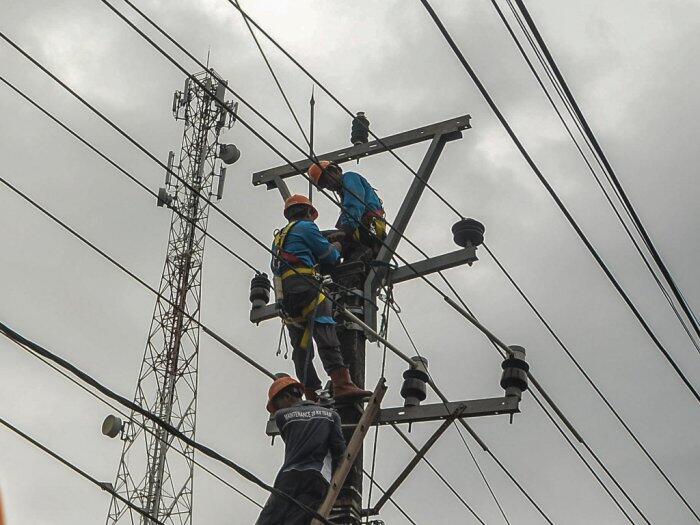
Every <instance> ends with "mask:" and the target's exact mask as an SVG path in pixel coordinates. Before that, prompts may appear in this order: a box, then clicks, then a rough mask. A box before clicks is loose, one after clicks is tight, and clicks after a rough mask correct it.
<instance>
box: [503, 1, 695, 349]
mask: <svg viewBox="0 0 700 525" xmlns="http://www.w3.org/2000/svg"><path fill="white" fill-rule="evenodd" d="M490 1H491V4H492V5H493V7H494V9H495V10H496V12H497V13H498V16H499V18H500V19H501V21H502V22H503V24H504V25H505V27H506V29H507V30H508V33H509V34H510V37H511V39H512V40H513V42H514V43H515V45H516V46H517V48H518V50H519V51H520V54H521V56H522V57H523V59H524V60H525V62H526V63H527V65H528V67H529V69H530V71H531V72H532V74H533V76H534V77H535V80H537V83H538V84H539V86H540V87H541V88H542V91H543V92H544V94H545V96H546V97H547V100H548V101H549V103H550V105H551V106H552V108H553V109H554V111H555V113H556V114H557V116H558V117H559V120H560V121H561V123H562V125H563V126H564V129H565V130H566V132H567V134H568V135H569V137H570V138H571V140H572V142H573V143H574V146H575V147H576V149H577V150H578V152H579V154H580V156H581V158H582V159H583V161H584V162H585V164H586V166H587V167H588V170H589V171H590V172H591V175H593V178H594V179H595V181H596V183H597V185H598V187H599V188H600V190H601V191H602V192H603V195H604V196H605V199H606V200H607V202H608V204H609V205H610V208H611V209H612V211H613V212H614V213H615V216H616V217H617V219H618V221H619V222H620V224H621V225H622V227H623V229H624V230H625V233H626V234H627V236H628V237H629V239H630V241H632V244H633V245H634V247H635V250H636V251H637V253H638V254H639V256H640V257H641V259H642V261H643V262H644V265H645V266H646V268H647V270H649V273H650V274H651V276H652V278H653V279H654V281H655V282H656V285H657V286H658V287H659V289H660V291H661V293H662V294H663V295H664V297H665V298H666V301H667V302H668V304H669V306H670V307H671V309H672V310H673V313H674V315H675V316H676V318H677V319H678V321H679V322H680V324H681V326H682V327H683V330H684V331H685V332H686V334H688V337H689V338H690V341H691V343H692V344H693V346H694V347H695V350H696V351H697V352H698V353H700V344H699V343H698V342H697V341H696V340H695V337H694V336H693V334H692V333H691V332H690V329H689V328H688V326H687V323H686V322H685V320H684V319H683V317H682V315H681V313H680V312H679V311H678V308H677V307H676V305H675V303H674V302H673V300H672V299H671V295H670V294H669V293H668V291H667V290H666V288H665V287H664V286H663V285H662V284H661V280H660V279H659V277H658V276H657V275H656V272H655V271H654V270H653V269H652V267H651V264H650V263H649V261H648V259H647V257H646V255H645V254H644V252H643V251H642V249H641V247H640V246H639V242H638V241H637V239H635V237H634V235H632V232H631V231H630V229H629V226H627V223H626V222H625V221H624V220H623V218H622V216H621V215H620V212H619V211H618V209H617V207H616V206H615V204H614V203H613V201H612V199H611V197H610V195H609V194H608V191H607V190H606V189H605V187H604V186H603V183H602V182H601V180H600V177H599V176H598V174H597V173H596V171H595V169H594V168H593V166H592V165H591V162H590V161H589V160H588V157H586V154H585V153H584V152H583V150H582V149H581V146H580V145H579V143H578V141H577V140H576V138H575V137H574V135H573V132H572V131H571V128H570V127H569V124H568V123H567V122H566V120H565V119H564V116H563V115H562V113H561V111H560V109H559V108H558V107H557V105H556V103H555V102H554V100H553V98H552V96H551V95H550V94H549V91H548V90H547V88H546V87H545V85H544V83H543V81H542V79H541V77H540V74H539V73H538V72H537V70H536V69H535V67H534V65H533V64H532V61H531V60H530V57H529V56H528V55H527V53H526V52H525V50H524V49H523V46H522V44H521V43H520V41H519V40H518V37H517V36H516V35H515V32H514V31H513V28H512V27H511V25H510V23H509V22H508V19H507V18H506V17H505V15H504V14H503V11H502V10H501V8H500V6H499V5H498V2H497V1H496V0H490ZM507 2H508V5H509V6H510V9H511V11H512V12H513V14H514V16H515V18H516V20H517V22H518V24H519V25H520V28H521V30H522V31H523V33H524V34H525V36H526V37H527V39H528V41H529V42H530V46H531V47H532V49H533V50H534V52H535V54H536V56H537V58H538V59H539V62H540V64H541V65H542V67H543V68H544V69H545V71H546V72H547V75H548V76H549V77H550V80H551V81H552V82H553V84H554V86H555V90H556V91H557V93H559V94H560V89H559V88H558V85H557V84H556V83H555V81H554V79H553V75H552V74H551V73H550V72H549V70H548V68H547V64H546V63H545V61H544V59H543V58H542V57H541V54H540V53H539V50H538V49H537V48H536V47H535V44H534V41H533V40H532V37H531V36H530V34H529V33H528V32H527V29H526V28H525V26H524V24H523V22H522V21H521V20H520V18H519V17H518V14H517V12H516V11H515V7H514V6H513V3H512V1H511V0H507ZM560 98H561V99H562V101H563V102H564V106H565V107H566V108H567V111H568V113H569V115H570V117H571V118H572V120H573V121H574V123H575V125H576V127H577V128H578V130H579V131H580V132H581V133H582V134H583V130H582V128H581V125H580V124H579V123H578V120H576V117H575V115H574V114H573V112H572V110H571V109H569V105H568V104H567V103H566V100H565V99H563V95H561V94H560ZM584 139H585V135H584ZM585 142H586V144H587V145H588V149H589V150H590V151H591V153H592V154H593V155H594V156H595V151H594V150H593V148H592V146H590V144H589V142H588V141H585ZM595 159H596V161H597V163H598V166H599V167H600V169H601V170H602V171H603V173H604V174H605V175H606V176H607V173H606V172H605V168H604V167H603V165H602V163H601V162H600V160H599V159H598V157H597V156H595ZM608 180H609V177H608ZM611 185H612V182H611ZM615 195H616V196H618V199H619V195H618V194H617V192H615ZM622 205H623V208H624V203H622ZM627 215H628V216H629V212H628V213H627Z"/></svg>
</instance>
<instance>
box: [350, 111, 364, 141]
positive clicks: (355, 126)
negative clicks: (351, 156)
mask: <svg viewBox="0 0 700 525" xmlns="http://www.w3.org/2000/svg"><path fill="white" fill-rule="evenodd" d="M367 141H369V120H367V117H365V114H364V113H363V112H362V111H360V112H358V113H357V116H356V117H355V118H353V119H352V132H351V133H350V142H352V143H353V145H355V146H357V145H358V144H364V143H365V142H367Z"/></svg>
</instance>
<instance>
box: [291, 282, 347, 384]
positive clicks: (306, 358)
mask: <svg viewBox="0 0 700 525" xmlns="http://www.w3.org/2000/svg"><path fill="white" fill-rule="evenodd" d="M283 286H284V302H283V306H284V309H285V312H286V313H287V315H289V316H290V317H298V316H299V315H301V311H302V310H303V308H304V307H305V306H306V305H308V304H309V303H310V302H311V301H313V300H314V299H316V297H317V296H318V290H317V289H316V288H315V287H314V286H313V285H312V284H311V283H309V282H308V279H305V278H303V277H300V276H295V277H289V278H288V279H286V280H285V282H284V284H283ZM332 314H333V307H332V304H331V302H330V301H329V300H328V299H326V300H325V301H323V302H322V303H321V304H320V305H319V306H318V308H317V309H316V315H315V316H310V317H309V319H307V320H306V321H305V324H300V325H299V326H296V325H292V324H288V325H287V328H288V330H289V339H290V342H291V343H292V348H293V350H292V361H294V368H295V370H296V374H297V378H298V379H299V381H301V382H302V383H304V386H306V387H308V388H311V389H314V390H318V389H319V388H321V379H320V378H319V377H318V373H317V372H316V368H315V367H314V363H313V343H312V342H311V341H309V344H308V346H307V347H306V348H305V347H303V346H302V344H301V340H302V337H303V336H304V330H305V329H306V328H307V327H309V322H310V320H311V317H314V318H318V317H324V316H327V317H330V316H332ZM310 328H311V330H312V334H313V338H312V339H313V341H314V342H315V343H316V348H317V349H318V354H319V356H320V357H321V363H323V368H324V369H325V371H326V373H328V374H330V373H331V372H332V371H333V370H335V369H337V368H342V367H344V366H345V364H344V363H343V356H342V354H341V353H340V341H339V340H338V334H337V333H336V330H335V325H334V324H328V323H319V322H314V323H313V326H311V327H310Z"/></svg>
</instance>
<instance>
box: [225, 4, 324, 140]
mask: <svg viewBox="0 0 700 525" xmlns="http://www.w3.org/2000/svg"><path fill="white" fill-rule="evenodd" d="M234 1H235V2H236V5H239V6H240V0H234ZM243 21H244V22H245V25H246V26H247V27H248V31H250V36H252V37H253V40H254V41H255V45H256V46H257V48H258V50H259V51H260V55H262V58H263V60H264V61H265V64H266V65H267V69H268V70H269V71H270V75H272V78H273V80H274V81H275V84H276V85H277V89H278V90H279V92H280V95H282V98H283V99H284V103H285V104H286V105H287V108H289V112H290V113H291V114H292V118H293V119H294V122H296V124H297V127H298V128H299V131H300V132H301V136H302V137H304V141H306V143H307V144H308V145H309V147H311V141H310V139H309V137H307V136H306V132H304V128H303V127H302V125H301V122H299V118H298V117H297V114H296V112H295V111H294V108H293V107H292V104H291V102H289V99H288V98H287V94H286V93H285V92H284V89H283V88H282V84H281V83H280V81H279V79H278V78H277V75H276V74H275V70H274V69H273V68H272V64H270V61H269V60H268V58H267V55H266V54H265V51H264V50H263V48H262V46H261V45H260V42H259V41H258V37H257V36H255V31H253V27H252V26H251V25H250V22H248V19H247V18H245V17H243Z"/></svg>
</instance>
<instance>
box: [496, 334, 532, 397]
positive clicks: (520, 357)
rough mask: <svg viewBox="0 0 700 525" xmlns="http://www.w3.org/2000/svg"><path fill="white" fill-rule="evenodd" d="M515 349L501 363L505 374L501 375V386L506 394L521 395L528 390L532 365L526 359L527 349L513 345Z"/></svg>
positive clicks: (512, 348) (512, 347)
mask: <svg viewBox="0 0 700 525" xmlns="http://www.w3.org/2000/svg"><path fill="white" fill-rule="evenodd" d="M510 348H511V350H512V351H513V352H512V354H511V355H510V356H508V358H507V359H505V360H504V361H503V363H501V368H503V374H502V375H501V388H503V389H505V391H506V395H518V396H519V395H520V394H521V393H523V392H524V391H525V390H527V387H528V385H527V373H528V371H529V370H530V365H528V364H527V362H526V361H525V349H523V348H522V347H519V346H511V347H510Z"/></svg>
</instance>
